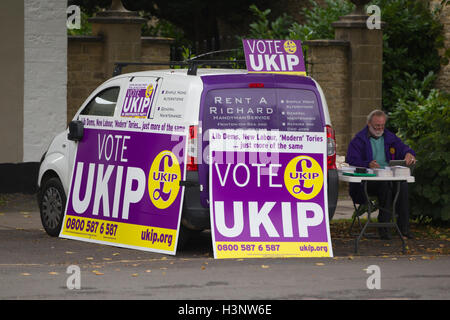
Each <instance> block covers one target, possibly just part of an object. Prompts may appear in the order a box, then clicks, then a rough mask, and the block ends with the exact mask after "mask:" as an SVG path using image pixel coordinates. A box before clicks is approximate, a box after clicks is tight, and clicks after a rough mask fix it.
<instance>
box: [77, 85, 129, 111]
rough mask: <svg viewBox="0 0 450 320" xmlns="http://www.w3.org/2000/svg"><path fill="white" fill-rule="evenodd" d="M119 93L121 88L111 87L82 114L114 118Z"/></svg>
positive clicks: (98, 95)
mask: <svg viewBox="0 0 450 320" xmlns="http://www.w3.org/2000/svg"><path fill="white" fill-rule="evenodd" d="M119 92H120V87H111V88H108V89H105V90H103V91H102V92H100V93H99V94H97V95H96V96H95V97H94V98H93V99H92V100H91V101H90V102H89V103H88V104H87V105H86V107H85V108H84V109H83V111H81V114H82V115H91V116H105V117H112V116H114V109H115V108H116V103H117V98H118V97H119Z"/></svg>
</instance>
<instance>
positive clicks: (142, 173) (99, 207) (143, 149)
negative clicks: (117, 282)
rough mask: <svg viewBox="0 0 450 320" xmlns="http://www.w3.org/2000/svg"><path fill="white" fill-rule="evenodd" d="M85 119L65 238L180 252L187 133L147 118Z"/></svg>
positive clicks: (64, 227) (74, 171) (72, 181)
mask: <svg viewBox="0 0 450 320" xmlns="http://www.w3.org/2000/svg"><path fill="white" fill-rule="evenodd" d="M82 120H83V121H84V123H85V129H84V137H83V140H81V141H80V142H79V144H78V148H77V153H76V158H75V163H74V169H73V174H72V179H71V185H70V190H69V194H68V199H67V208H66V214H65V217H64V222H63V228H62V230H61V235H60V236H62V237H66V238H70V239H79V240H83V241H88V242H96V243H103V244H112V245H116V246H121V247H126V248H135V249H141V250H147V251H155V252H161V253H169V254H175V251H176V244H177V237H178V227H179V223H180V217H181V205H182V201H183V188H182V187H180V181H181V180H183V179H184V174H185V173H184V172H185V169H184V168H185V161H184V159H183V158H182V157H183V156H181V158H180V154H183V153H184V151H183V150H185V141H186V140H185V139H183V137H184V133H173V132H172V133H170V134H169V132H165V130H164V129H162V126H158V127H159V128H160V129H158V130H150V129H148V128H150V127H151V122H150V121H148V120H141V119H135V120H133V121H131V120H126V121H125V120H114V121H110V120H107V119H105V118H103V119H102V118H100V117H98V118H92V119H91V118H88V117H86V118H82ZM131 123H132V124H134V127H133V129H131V128H129V125H130V124H131ZM125 128H126V129H125ZM174 136H178V138H177V139H174ZM180 140H181V141H180ZM174 150H178V152H176V153H177V154H175V153H174V152H175V151H174Z"/></svg>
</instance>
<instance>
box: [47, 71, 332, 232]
mask: <svg viewBox="0 0 450 320" xmlns="http://www.w3.org/2000/svg"><path fill="white" fill-rule="evenodd" d="M143 82H145V83H151V84H152V90H154V92H153V94H154V96H153V100H152V107H151V111H149V112H148V114H146V115H145V117H147V118H150V119H153V121H154V122H159V121H161V122H170V123H173V124H174V125H176V124H177V123H179V124H183V125H184V124H188V125H189V141H188V146H189V148H188V161H187V169H186V170H187V175H186V181H185V182H184V186H185V193H184V204H183V213H182V220H181V227H180V228H181V229H180V230H185V232H186V230H204V229H209V228H210V215H209V203H208V201H209V194H208V191H209V186H208V183H209V182H208V181H209V180H208V164H207V163H206V161H204V160H203V159H204V154H207V152H205V148H207V147H208V139H207V138H206V137H207V136H208V134H207V133H208V130H209V129H255V130H258V129H261V130H279V131H299V132H324V131H326V133H327V148H328V150H327V152H328V154H327V160H328V161H327V164H328V175H327V177H328V182H327V186H328V208H329V217H330V219H331V218H332V216H333V214H334V211H335V209H336V203H337V197H338V175H337V170H336V166H335V159H336V143H335V136H334V130H333V129H332V126H331V121H330V116H329V112H328V106H327V103H326V101H325V97H324V94H323V92H322V89H321V88H320V86H319V84H318V83H317V82H316V81H314V80H313V79H312V78H310V77H301V76H291V75H280V74H251V73H248V72H247V71H246V70H232V69H198V70H197V72H195V74H192V72H189V71H187V69H169V70H157V71H145V72H136V73H129V74H123V75H119V76H116V77H113V78H112V79H109V80H107V81H106V82H104V83H103V84H102V85H100V86H99V87H98V88H97V89H96V90H94V92H93V93H92V94H91V95H90V96H89V97H88V98H87V99H86V101H85V102H84V103H83V105H81V107H80V109H79V110H78V112H77V113H76V115H75V117H74V119H73V121H72V122H71V123H70V125H69V127H68V129H67V130H66V131H64V132H62V133H61V134H59V135H58V136H56V137H55V138H54V140H53V142H52V143H51V144H50V146H49V148H48V150H47V151H46V152H45V153H44V155H43V156H42V159H41V164H40V169H39V176H38V187H39V192H38V202H39V208H40V213H41V219H42V224H43V226H44V228H45V230H46V232H47V233H48V234H49V235H51V236H58V235H59V232H60V230H61V225H62V221H63V217H64V210H65V205H66V200H67V195H68V191H69V184H70V179H71V173H72V170H73V163H74V157H75V153H76V144H77V141H78V140H80V139H82V123H81V122H80V121H77V120H78V119H79V116H80V115H94V116H103V117H110V118H111V120H114V121H116V120H126V119H130V118H129V117H131V116H136V114H126V113H124V109H123V106H124V104H125V105H126V103H127V101H125V96H126V94H125V92H126V91H127V88H129V86H130V85H131V84H132V83H143ZM262 96H264V97H265V98H264V99H265V100H266V102H268V103H269V104H270V105H271V107H270V108H263V107H261V106H258V104H257V103H256V104H255V103H253V102H250V101H259V100H260V99H258V98H260V97H262ZM254 98H256V99H254ZM293 101H297V102H299V104H298V105H296V103H292V102H293ZM269 110H270V111H269ZM180 237H182V236H180Z"/></svg>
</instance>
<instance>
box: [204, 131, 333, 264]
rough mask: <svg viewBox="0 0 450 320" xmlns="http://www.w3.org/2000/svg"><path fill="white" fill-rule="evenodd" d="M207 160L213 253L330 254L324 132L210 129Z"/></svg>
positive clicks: (226, 255) (230, 255) (251, 255)
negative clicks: (275, 156) (208, 157)
mask: <svg viewBox="0 0 450 320" xmlns="http://www.w3.org/2000/svg"><path fill="white" fill-rule="evenodd" d="M273 153H276V154H277V156H278V157H277V158H278V159H277V161H273V158H274V157H273ZM269 154H272V156H270V157H269V156H268V155H269ZM269 158H270V161H267V160H268V159H269ZM209 164H210V165H209V170H210V172H209V177H210V212H211V234H212V238H213V250H214V257H215V258H219V259H221V258H267V257H332V256H333V252H332V246H331V238H330V230H329V221H328V203H327V196H326V190H327V167H326V134H325V133H324V132H323V133H322V132H321V133H319V132H314V133H303V132H280V131H278V132H268V131H263V130H225V131H224V130H210V162H209Z"/></svg>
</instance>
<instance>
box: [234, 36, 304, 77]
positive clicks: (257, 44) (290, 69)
mask: <svg viewBox="0 0 450 320" xmlns="http://www.w3.org/2000/svg"><path fill="white" fill-rule="evenodd" d="M242 42H243V45H244V54H245V62H246V64H247V70H248V72H258V73H282V74H292V75H301V76H305V75H306V69H305V63H304V59H303V51H302V45H301V42H300V40H273V39H264V40H263V39H243V40H242Z"/></svg>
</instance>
